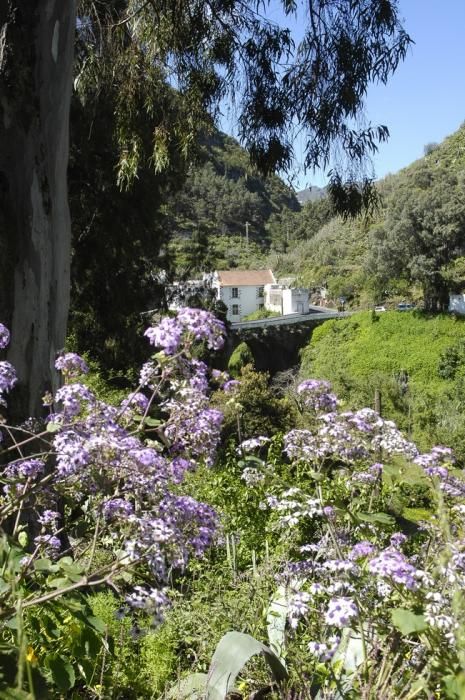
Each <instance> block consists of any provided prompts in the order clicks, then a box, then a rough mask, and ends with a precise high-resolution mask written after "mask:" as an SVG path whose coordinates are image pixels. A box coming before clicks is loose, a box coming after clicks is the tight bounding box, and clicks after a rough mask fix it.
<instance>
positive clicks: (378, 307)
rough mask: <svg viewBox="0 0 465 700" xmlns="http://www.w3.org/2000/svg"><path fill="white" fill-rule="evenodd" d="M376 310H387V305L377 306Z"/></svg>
mask: <svg viewBox="0 0 465 700" xmlns="http://www.w3.org/2000/svg"><path fill="white" fill-rule="evenodd" d="M375 311H386V307H385V306H375Z"/></svg>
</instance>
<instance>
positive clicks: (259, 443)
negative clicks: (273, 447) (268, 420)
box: [236, 435, 270, 454]
mask: <svg viewBox="0 0 465 700" xmlns="http://www.w3.org/2000/svg"><path fill="white" fill-rule="evenodd" d="M269 441H270V438H268V437H265V436H264V435H258V436H257V437H254V438H250V439H249V440H244V441H243V442H241V444H240V445H239V447H238V448H237V449H236V452H237V454H241V453H242V452H253V451H254V450H256V449H258V448H259V447H263V445H266V444H267V443H268V442H269Z"/></svg>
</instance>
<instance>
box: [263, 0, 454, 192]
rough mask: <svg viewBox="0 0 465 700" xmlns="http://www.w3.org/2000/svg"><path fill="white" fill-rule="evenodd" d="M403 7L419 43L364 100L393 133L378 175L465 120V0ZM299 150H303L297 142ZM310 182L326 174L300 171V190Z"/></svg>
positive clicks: (409, 2)
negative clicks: (386, 81)
mask: <svg viewBox="0 0 465 700" xmlns="http://www.w3.org/2000/svg"><path fill="white" fill-rule="evenodd" d="M399 6H400V14H401V17H402V18H403V20H404V22H403V23H404V26H405V28H406V30H407V31H408V33H409V34H410V36H411V37H412V39H413V40H414V41H415V44H414V45H413V46H412V47H411V49H410V50H409V52H408V54H407V57H406V59H405V61H404V63H403V64H401V65H400V66H399V67H398V69H397V71H396V73H395V74H394V76H393V77H391V79H390V81H389V83H388V84H387V86H383V85H373V86H371V87H370V89H369V92H368V96H367V100H366V118H367V121H369V122H371V123H372V124H386V125H387V126H388V128H389V131H390V134H391V136H390V139H389V141H388V142H387V143H386V144H382V145H381V146H380V148H379V153H378V154H377V155H376V156H375V157H374V167H375V173H376V176H377V177H383V176H384V175H386V174H387V173H394V172H397V171H398V170H400V169H401V168H403V167H405V166H406V165H408V164H409V163H411V162H412V161H414V160H416V159H417V158H421V157H422V156H423V148H424V146H425V144H427V143H431V142H440V141H442V139H443V138H444V137H445V136H447V135H448V134H451V133H452V132H454V131H455V130H456V129H458V127H459V126H460V124H461V123H462V122H463V121H465V0H443V2H438V0H400V2H399ZM278 7H279V3H278V0H275V1H274V2H272V3H271V7H270V10H269V14H270V17H272V18H273V19H275V20H277V21H280V20H282V15H281V13H280V12H279V11H278V9H277V8H278ZM280 23H281V22H280ZM297 38H298V36H296V39H297ZM295 150H296V154H297V156H298V157H299V155H302V147H301V144H300V143H299V142H297V143H296V144H295ZM309 184H315V185H323V184H325V177H324V173H314V174H313V173H307V174H306V175H303V174H302V173H299V174H297V181H296V183H294V186H295V187H296V189H302V188H303V187H306V186H308V185H309Z"/></svg>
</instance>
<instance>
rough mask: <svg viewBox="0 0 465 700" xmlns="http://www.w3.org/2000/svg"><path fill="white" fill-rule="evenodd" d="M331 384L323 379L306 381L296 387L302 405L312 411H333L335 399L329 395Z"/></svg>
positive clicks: (335, 404) (335, 403) (332, 395)
mask: <svg viewBox="0 0 465 700" xmlns="http://www.w3.org/2000/svg"><path fill="white" fill-rule="evenodd" d="M330 391H331V384H330V383H329V382H327V381H325V380H324V379H306V380H305V381H304V382H301V383H300V384H299V386H298V387H297V393H298V394H301V396H302V400H303V403H304V405H305V406H306V407H307V408H311V409H313V410H314V411H325V412H330V411H335V410H336V406H337V397H336V396H335V395H334V394H331V393H330Z"/></svg>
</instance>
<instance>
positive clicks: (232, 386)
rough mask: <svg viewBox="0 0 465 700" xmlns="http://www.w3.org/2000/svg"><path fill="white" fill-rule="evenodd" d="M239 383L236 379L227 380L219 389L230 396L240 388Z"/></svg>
mask: <svg viewBox="0 0 465 700" xmlns="http://www.w3.org/2000/svg"><path fill="white" fill-rule="evenodd" d="M240 385H241V383H240V381H238V380H237V379H229V380H228V381H227V382H225V383H224V384H223V386H222V387H221V388H222V389H223V391H224V393H225V394H231V393H232V392H233V391H235V390H236V389H238V388H239V387H240Z"/></svg>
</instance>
